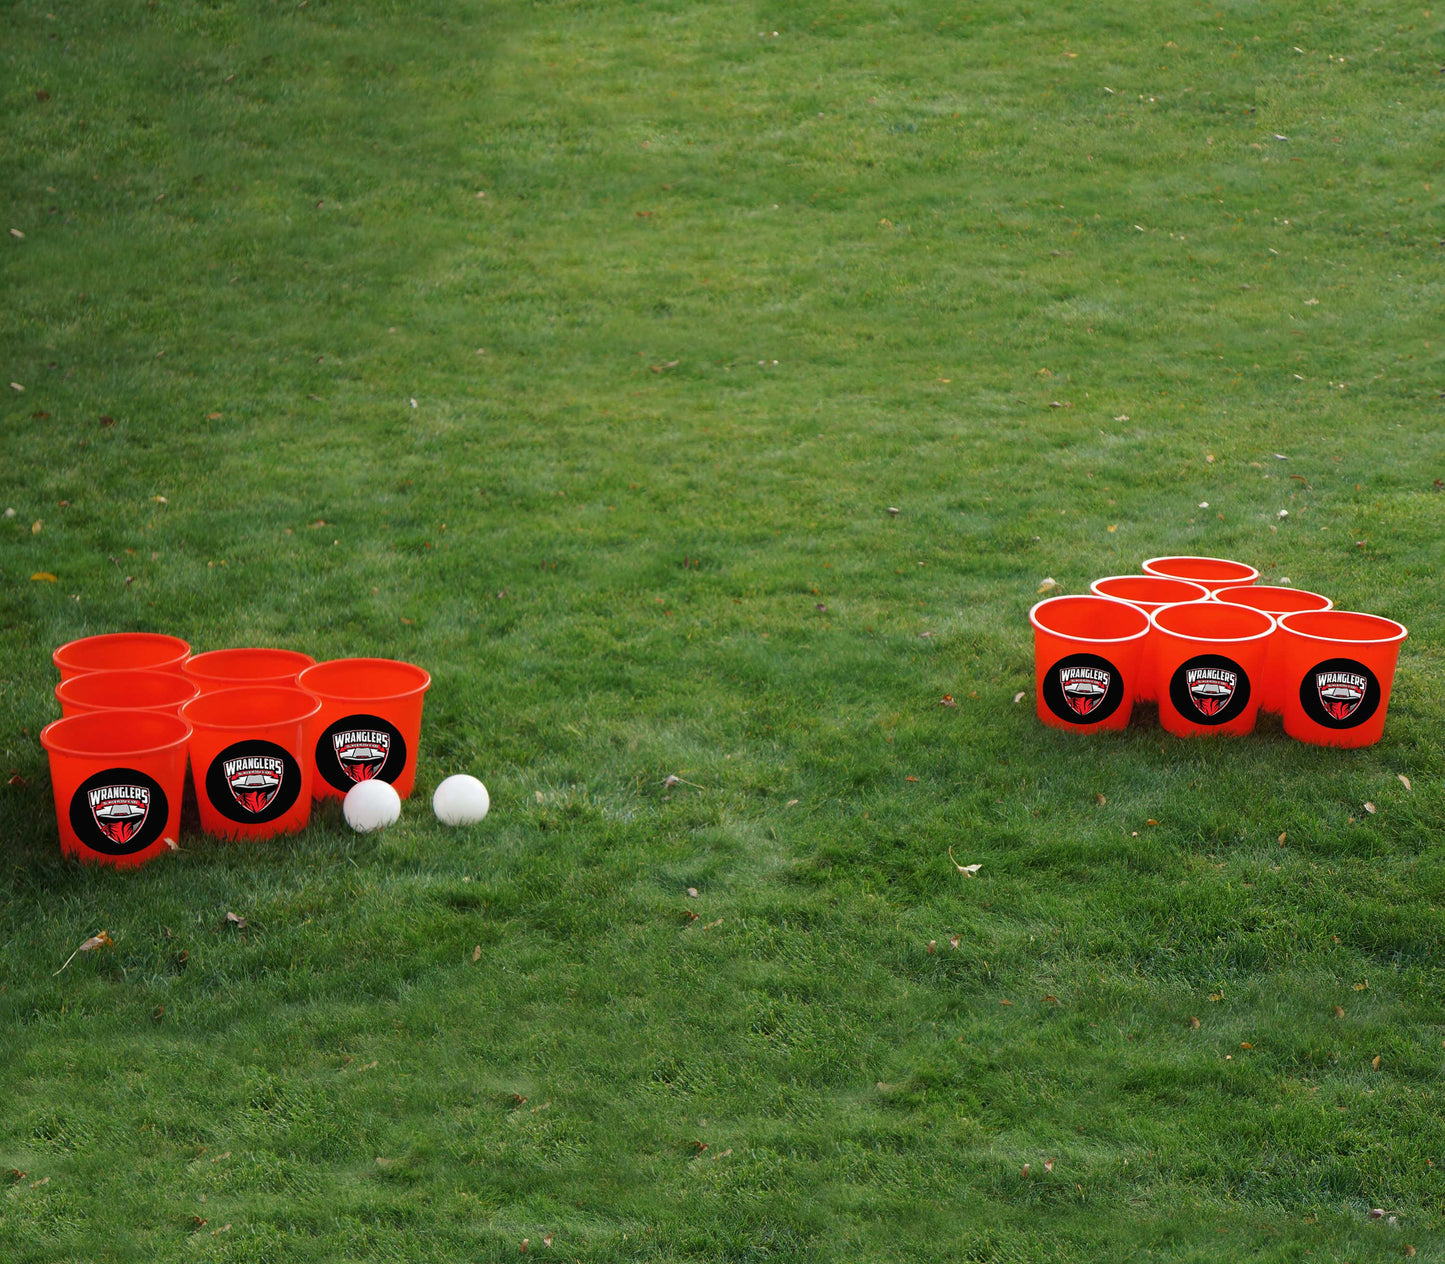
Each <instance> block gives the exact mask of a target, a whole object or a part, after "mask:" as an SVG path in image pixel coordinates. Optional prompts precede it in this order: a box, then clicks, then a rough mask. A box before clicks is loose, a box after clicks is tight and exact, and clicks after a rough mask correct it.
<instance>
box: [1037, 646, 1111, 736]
mask: <svg viewBox="0 0 1445 1264" xmlns="http://www.w3.org/2000/svg"><path fill="white" fill-rule="evenodd" d="M1123 700H1124V681H1123V678H1122V677H1121V676H1120V675H1119V669H1118V668H1117V667H1115V666H1114V664H1113V663H1111V662H1110V661H1109V660H1108V659H1107V658H1100V657H1099V656H1098V655H1097V654H1070V655H1068V657H1066V658H1061V659H1059V661H1058V662H1057V663H1055V664H1054V665H1053V666H1052V667H1050V668H1049V670H1048V671H1046V672H1045V673H1044V704H1045V705H1046V706H1047V707H1048V709H1049V710H1050V711H1052V712H1053V713H1054V714H1055V715H1056V716H1058V717H1059V719H1061V720H1067V721H1068V722H1069V723H1070V724H1097V723H1098V722H1099V721H1100V720H1107V719H1108V718H1109V717H1110V716H1111V715H1113V714H1114V712H1115V711H1117V710H1118V709H1119V704H1120V703H1121V702H1122V701H1123Z"/></svg>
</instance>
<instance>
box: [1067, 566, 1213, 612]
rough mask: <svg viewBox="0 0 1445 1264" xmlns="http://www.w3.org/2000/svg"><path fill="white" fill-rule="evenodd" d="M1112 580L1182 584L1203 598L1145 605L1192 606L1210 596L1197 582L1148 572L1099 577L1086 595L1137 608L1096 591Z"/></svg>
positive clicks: (1130, 603) (1133, 603) (1090, 585)
mask: <svg viewBox="0 0 1445 1264" xmlns="http://www.w3.org/2000/svg"><path fill="white" fill-rule="evenodd" d="M1113 579H1147V580H1148V581H1149V582H1150V583H1154V584H1184V585H1185V586H1186V587H1189V588H1197V589H1199V591H1200V592H1201V593H1202V594H1203V596H1200V597H1196V598H1194V600H1193V601H1166V602H1148V603H1146V604H1148V605H1168V606H1192V605H1193V604H1194V601H1207V600H1208V599H1209V597H1210V596H1211V595H1212V594H1211V593H1210V591H1209V589H1207V588H1206V587H1205V586H1204V585H1203V584H1201V583H1199V582H1198V581H1197V580H1193V579H1180V578H1178V576H1175V575H1151V574H1149V572H1148V571H1140V572H1138V573H1137V574H1133V575H1100V576H1099V578H1098V579H1096V580H1094V581H1093V582H1092V583H1090V584H1089V594H1088V595H1089V596H1091V597H1103V598H1105V599H1106V600H1108V601H1122V602H1124V603H1125V604H1126V605H1130V606H1137V605H1138V604H1139V602H1138V601H1137V600H1131V599H1130V598H1128V597H1116V596H1114V594H1113V593H1104V592H1099V591H1098V586H1099V585H1100V584H1107V583H1108V582H1109V581H1110V580H1113Z"/></svg>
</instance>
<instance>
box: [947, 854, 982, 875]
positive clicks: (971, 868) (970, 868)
mask: <svg viewBox="0 0 1445 1264" xmlns="http://www.w3.org/2000/svg"><path fill="white" fill-rule="evenodd" d="M948 858H949V859H950V860H953V867H954V868H955V869H957V870H958V871H959V873H961V874H963V875H964V877H966V878H972V877H975V876H976V875H977V874H978V871H979V870H980V869H982V868H983V862H982V861H980V862H979V863H978V864H976V865H961V864H959V863H958V861H957V860H954V857H953V848H952V847H950V848H949V849H948Z"/></svg>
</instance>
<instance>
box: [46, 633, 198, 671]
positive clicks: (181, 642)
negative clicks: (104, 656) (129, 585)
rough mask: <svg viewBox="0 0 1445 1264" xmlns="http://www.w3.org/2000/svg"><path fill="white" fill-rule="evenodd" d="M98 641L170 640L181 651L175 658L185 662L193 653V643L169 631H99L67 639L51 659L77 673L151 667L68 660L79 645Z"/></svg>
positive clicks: (52, 654) (134, 669) (59, 665)
mask: <svg viewBox="0 0 1445 1264" xmlns="http://www.w3.org/2000/svg"><path fill="white" fill-rule="evenodd" d="M97 641H104V642H105V643H106V644H108V645H115V644H117V643H118V642H120V641H151V642H155V641H163V642H169V643H170V644H171V645H173V646H174V647H175V648H176V649H177V650H179V651H180V652H179V653H178V654H177V655H175V658H174V659H172V660H169V661H175V659H179V660H180V661H181V662H184V661H185V660H186V659H187V658H189V657H190V655H191V643H190V642H189V641H187V640H186V639H185V638H183V637H179V636H174V635H172V634H171V633H169V632H97V633H95V634H94V635H92V636H77V637H75V638H74V639H73V640H70V641H66V642H65V644H64V645H57V646H56V647H55V649H53V650H52V651H51V652H50V661H51V662H52V663H53V664H54V665H55V666H56V667H57V668H59V667H64V666H69V667H70V668H71V669H72V670H74V671H76V672H77V673H81V672H96V671H132V670H133V671H143V670H152V669H150V668H139V667H137V668H124V667H85V666H82V665H81V664H79V663H70V662H68V661H67V660H68V659H69V658H70V657H71V656H72V652H73V651H74V649H75V647H76V646H77V645H86V644H93V643H95V642H97Z"/></svg>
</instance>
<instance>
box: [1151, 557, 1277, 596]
mask: <svg viewBox="0 0 1445 1264" xmlns="http://www.w3.org/2000/svg"><path fill="white" fill-rule="evenodd" d="M1141 569H1143V570H1145V571H1147V572H1148V573H1149V574H1150V575H1158V576H1160V577H1162V578H1164V579H1187V580H1188V581H1189V582H1190V583H1191V584H1200V585H1202V586H1203V587H1205V588H1207V589H1209V591H1210V592H1213V591H1214V590H1215V589H1216V588H1233V587H1235V586H1237V585H1239V584H1252V583H1254V581H1255V580H1256V579H1258V578H1259V572H1258V571H1257V570H1255V569H1254V567H1252V566H1246V565H1245V564H1244V563H1243V562H1231V561H1229V559H1228V558H1223V557H1151V558H1149V559H1148V560H1147V561H1146V562H1145V563H1144V565H1143V567H1142V568H1141Z"/></svg>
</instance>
